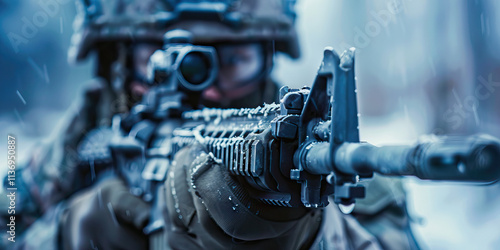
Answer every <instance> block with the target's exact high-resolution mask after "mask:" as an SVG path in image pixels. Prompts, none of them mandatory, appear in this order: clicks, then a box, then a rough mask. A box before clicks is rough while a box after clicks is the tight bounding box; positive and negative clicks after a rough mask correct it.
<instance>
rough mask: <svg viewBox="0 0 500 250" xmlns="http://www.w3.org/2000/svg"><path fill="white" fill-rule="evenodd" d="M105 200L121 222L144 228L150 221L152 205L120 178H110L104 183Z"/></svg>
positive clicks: (102, 190)
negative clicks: (133, 191) (131, 191)
mask: <svg viewBox="0 0 500 250" xmlns="http://www.w3.org/2000/svg"><path fill="white" fill-rule="evenodd" d="M101 193H102V197H103V200H106V201H109V203H108V204H107V206H110V207H111V208H112V209H113V212H114V213H115V215H116V218H117V220H118V221H119V222H124V223H126V224H131V225H133V226H134V227H135V228H136V229H138V230H142V229H143V228H144V227H145V226H146V225H147V223H148V220H149V217H150V212H151V211H150V210H151V206H150V205H149V204H148V203H146V202H145V201H143V200H142V199H141V198H139V197H137V196H135V195H133V194H131V193H130V191H129V188H128V187H127V186H126V185H125V183H124V181H123V180H122V179H120V178H114V179H110V180H108V181H107V182H106V183H105V184H104V185H102V188H101Z"/></svg>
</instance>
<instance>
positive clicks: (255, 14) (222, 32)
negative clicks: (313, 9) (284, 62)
mask: <svg viewBox="0 0 500 250" xmlns="http://www.w3.org/2000/svg"><path fill="white" fill-rule="evenodd" d="M294 5H295V0H218V1H217V0H211V1H210V0H205V1H203V0H78V1H77V11H78V15H77V17H76V19H75V24H74V27H75V33H74V35H73V37H72V40H71V47H70V50H69V60H70V61H72V62H76V61H80V60H82V59H84V58H85V57H86V56H87V55H88V53H89V52H90V51H92V50H93V49H94V48H95V46H96V44H98V43H100V42H114V41H131V42H162V41H163V35H164V34H165V32H166V31H169V30H173V29H184V30H187V31H190V32H191V33H192V34H193V42H194V43H196V44H207V43H222V42H245V41H249V42H252V41H274V42H275V49H276V50H277V51H281V52H284V53H286V54H288V55H289V56H291V57H292V58H297V57H299V55H300V51H299V46H298V39H297V34H296V31H295V28H294V21H295V12H294V9H293V8H294ZM200 21H201V22H200Z"/></svg>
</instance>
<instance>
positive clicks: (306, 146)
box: [111, 31, 500, 234]
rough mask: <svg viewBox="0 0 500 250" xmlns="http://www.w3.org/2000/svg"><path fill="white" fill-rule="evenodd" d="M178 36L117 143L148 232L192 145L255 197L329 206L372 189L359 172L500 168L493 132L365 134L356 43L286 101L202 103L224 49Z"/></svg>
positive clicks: (156, 60)
mask: <svg viewBox="0 0 500 250" xmlns="http://www.w3.org/2000/svg"><path fill="white" fill-rule="evenodd" d="M177 32H178V31H177ZM169 33H170V32H169ZM169 33H167V36H169V35H170V37H171V36H172V33H170V34H169ZM175 37H176V39H175V42H171V41H172V39H170V38H169V39H170V40H169V39H167V43H166V44H167V45H166V46H165V47H164V49H163V50H159V51H157V52H155V54H153V56H152V57H151V64H150V79H152V80H153V81H154V82H156V84H157V85H156V86H155V87H154V88H153V89H152V90H151V91H150V92H149V93H148V95H147V96H146V98H145V99H144V101H143V103H141V104H139V105H137V106H135V107H134V108H133V109H132V112H131V115H130V116H128V117H126V118H124V119H123V120H121V127H122V131H123V136H118V137H117V139H116V140H115V142H114V143H113V144H112V146H111V151H112V155H113V160H114V162H115V166H116V167H117V169H118V172H119V173H120V174H121V175H122V176H123V177H124V179H125V180H126V182H127V183H128V185H129V186H130V188H131V191H132V193H134V194H136V195H138V196H141V197H143V199H144V200H145V201H147V202H152V203H153V214H152V218H151V222H150V224H149V226H148V227H147V228H146V233H147V234H153V233H154V232H156V231H157V230H159V229H161V227H162V226H163V223H164V222H163V220H162V217H161V210H160V207H159V204H158V203H157V200H158V199H156V198H155V196H156V193H157V190H158V188H159V187H161V185H163V182H164V181H165V179H166V174H167V172H168V169H169V166H170V165H171V164H172V160H173V156H174V155H175V154H176V153H177V152H178V151H179V150H180V149H182V148H184V147H185V146H188V145H191V144H193V143H200V144H202V145H204V146H205V148H206V149H207V151H208V152H209V153H210V154H213V156H214V157H215V158H216V159H218V160H219V161H220V162H221V163H222V164H224V166H225V167H226V169H227V171H228V172H229V173H230V174H231V175H233V176H235V177H237V178H238V180H239V181H241V182H242V183H245V185H247V186H248V187H249V188H248V191H249V193H250V194H251V196H252V198H254V199H256V200H260V201H261V202H264V203H267V204H271V205H276V206H283V207H298V206H306V207H324V206H327V205H328V197H329V196H331V197H333V200H334V202H335V203H337V204H339V205H341V206H343V207H344V208H345V207H348V208H349V207H352V206H353V204H354V202H355V199H357V198H363V197H364V193H365V192H364V187H363V186H361V185H359V184H358V182H359V179H360V178H371V177H372V176H373V174H374V173H380V174H382V175H396V176H417V177H419V178H421V179H429V180H457V181H480V182H491V181H495V180H497V178H498V176H499V171H500V143H499V142H498V140H497V139H495V138H493V137H490V136H487V135H476V136H469V137H451V136H442V137H434V139H433V140H430V141H425V142H420V143H416V144H415V145H413V146H385V147H375V146H373V145H371V144H369V143H366V142H360V139H359V129H358V111H357V101H356V86H355V77H354V49H350V50H347V51H345V52H344V53H343V54H342V55H341V56H338V54H336V53H335V51H333V50H332V49H330V48H327V49H325V50H324V57H323V61H322V63H321V66H320V68H319V70H318V74H317V76H316V79H315V81H314V83H313V85H312V87H311V88H309V87H304V88H301V89H291V88H288V87H283V88H281V90H280V103H279V104H264V105H263V106H261V107H257V108H244V109H217V108H211V109H210V108H203V109H196V107H197V106H196V100H198V99H197V97H199V94H200V93H201V91H202V90H203V89H204V88H206V87H208V86H209V85H210V83H211V82H212V81H213V80H214V79H215V75H216V71H217V66H216V65H217V59H216V56H215V50H214V49H213V48H210V47H205V46H194V45H191V44H189V43H188V39H187V38H186V37H187V36H183V35H182V34H180V35H179V34H175ZM179 37H181V38H182V37H184V38H185V39H179ZM200 62H202V64H203V65H202V68H204V69H203V70H200ZM190 64H193V65H190ZM193 69H196V70H193Z"/></svg>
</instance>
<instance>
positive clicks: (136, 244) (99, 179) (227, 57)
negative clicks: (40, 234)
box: [25, 0, 416, 249]
mask: <svg viewBox="0 0 500 250" xmlns="http://www.w3.org/2000/svg"><path fill="white" fill-rule="evenodd" d="M293 5H294V1H286V0H283V1H280V0H275V1H267V0H259V1H248V0H241V1H211V2H199V1H167V0H164V1H159V0H142V1H99V0H93V1H82V2H81V3H80V5H79V13H80V14H79V16H78V17H77V21H76V26H77V31H76V33H75V35H74V37H73V39H72V42H73V44H72V47H71V49H70V52H69V54H70V58H72V59H75V60H77V61H78V60H82V59H84V58H85V57H86V56H87V55H88V53H89V52H90V51H95V52H96V53H97V67H96V76H97V77H98V79H99V80H97V84H96V85H97V86H96V87H93V88H90V89H89V90H88V91H87V92H86V95H85V96H86V101H85V102H84V105H83V108H82V110H81V111H80V112H79V113H78V115H76V116H75V117H74V118H73V119H72V122H71V123H69V125H68V126H67V127H68V129H67V132H66V133H65V135H64V137H61V141H62V142H60V143H59V144H54V145H53V146H52V147H51V149H50V150H48V151H47V152H46V153H45V154H42V155H44V157H42V159H43V161H38V162H33V163H32V164H30V166H29V167H28V168H27V170H26V171H25V172H26V173H27V174H26V175H27V176H32V177H33V176H35V177H38V176H39V177H41V178H44V177H45V176H50V178H48V180H47V178H45V179H43V180H40V181H31V182H28V181H27V183H28V184H26V187H28V188H29V189H30V191H29V193H30V194H31V197H40V198H39V199H38V200H39V201H44V202H36V201H37V199H34V200H35V202H34V203H33V204H34V205H33V207H37V208H38V209H34V211H37V213H36V214H35V215H38V214H41V213H44V212H45V211H47V209H48V208H49V207H50V206H52V205H54V204H56V203H57V202H58V201H60V200H62V199H64V198H66V197H68V196H69V195H70V194H71V193H73V192H74V191H75V189H79V188H81V187H84V186H87V185H89V184H90V183H91V182H92V181H94V180H96V181H95V183H94V184H93V185H92V187H90V188H88V189H86V190H84V191H82V192H79V193H78V194H77V195H74V197H72V198H71V199H70V201H69V202H67V204H65V205H64V206H63V207H61V209H59V210H58V211H59V212H61V214H62V215H61V216H59V213H56V215H54V216H52V217H51V218H53V219H54V221H56V222H57V221H59V225H60V226H59V229H60V232H59V234H60V237H59V239H61V242H58V243H59V244H61V245H60V246H62V248H63V249H87V248H96V247H97V248H99V249H115V248H120V249H144V248H147V246H148V245H149V243H148V239H147V237H146V236H145V235H144V234H143V233H142V232H143V230H144V227H145V225H146V224H147V220H148V218H149V215H150V206H149V204H147V203H145V202H144V201H142V200H141V199H140V198H138V197H136V196H133V195H132V194H131V193H130V192H129V190H128V188H127V187H126V186H125V184H124V182H123V181H122V180H121V179H120V178H119V177H117V176H116V175H115V174H113V173H112V171H107V170H105V169H102V170H101V171H100V172H101V173H100V174H99V173H96V171H97V172H99V170H96V169H92V170H91V171H87V173H86V176H87V177H88V179H90V182H88V181H87V182H85V181H82V179H84V178H83V177H82V175H81V171H80V170H78V169H77V168H76V166H77V160H78V159H79V158H80V156H78V157H71V156H72V155H74V154H70V153H73V152H77V149H78V148H80V147H81V146H79V145H81V144H82V143H83V141H85V140H86V139H85V138H88V137H90V136H89V135H85V133H87V131H93V130H94V129H96V128H99V127H101V126H104V127H109V126H110V125H111V117H112V116H113V115H114V114H116V113H126V112H127V111H128V109H129V108H130V107H131V106H132V105H133V104H134V103H135V102H136V100H137V99H139V97H140V96H141V95H142V94H144V93H145V92H146V91H147V89H148V86H147V85H146V84H145V81H144V79H145V71H146V70H145V69H146V62H147V59H148V58H149V56H150V55H151V53H152V52H153V51H154V50H155V49H157V48H160V46H161V43H162V38H163V35H164V33H165V32H166V31H168V30H173V29H184V30H187V31H190V32H191V33H192V34H193V42H194V43H195V44H199V45H211V46H214V47H215V48H216V49H217V53H218V56H219V62H220V74H219V76H218V79H217V83H216V84H215V85H214V86H213V87H211V88H209V89H207V90H206V91H205V92H204V93H203V95H202V103H203V104H204V105H206V106H215V107H234V108H238V107H255V106H257V105H261V104H262V103H264V102H267V103H270V102H273V101H276V97H277V92H278V91H277V89H278V86H277V84H275V83H274V82H272V80H271V79H270V72H271V69H272V66H273V55H274V53H275V51H278V52H284V53H286V54H288V55H289V56H291V57H292V58H297V57H298V56H299V47H298V42H297V35H296V33H295V29H294V26H293V22H294V18H295V13H294V11H293ZM194 13H197V14H200V13H203V15H194ZM214 14H215V15H214ZM91 133H92V132H88V134H91ZM34 159H37V158H36V157H35V158H34ZM176 159H177V161H176V162H177V164H175V165H174V166H172V168H171V169H170V173H171V176H176V178H175V179H173V178H169V179H168V180H167V182H166V185H165V187H166V188H165V189H164V190H163V195H162V197H163V198H164V200H163V202H164V204H165V206H164V207H165V210H164V217H165V221H166V222H167V223H169V224H168V225H169V226H167V230H166V234H165V238H162V239H160V243H159V246H163V247H167V244H168V246H170V247H172V248H192V247H198V248H230V247H242V248H244V247H247V248H249V247H252V248H253V247H259V246H261V247H265V248H269V247H272V246H276V247H286V248H294V249H295V248H309V247H312V248H318V249H327V248H332V247H338V248H373V249H377V248H380V247H383V248H392V249H408V248H412V247H413V248H415V247H416V244H415V243H414V240H413V236H412V235H411V232H410V229H409V221H408V216H407V213H406V210H405V203H404V202H405V198H404V192H403V191H402V188H401V184H400V183H399V181H397V180H387V179H383V180H382V178H380V179H378V178H376V179H375V181H373V182H372V183H370V184H369V185H370V186H369V187H368V191H369V192H373V194H370V193H369V194H368V199H367V200H366V201H367V202H365V203H364V204H359V206H358V208H357V209H358V210H356V211H355V213H354V215H355V216H356V217H357V218H358V219H359V221H356V219H355V217H353V216H352V215H343V214H341V213H340V212H339V211H338V209H337V207H335V206H329V207H328V208H326V209H324V210H323V209H314V210H310V209H305V208H300V209H290V208H275V207H269V206H264V205H262V204H258V203H257V202H255V201H251V200H250V201H248V200H245V199H248V198H246V196H245V195H243V194H244V193H245V190H244V189H243V188H241V187H240V186H239V184H238V183H237V182H234V181H232V179H231V178H230V177H229V176H227V173H225V172H223V171H221V168H220V167H219V165H218V164H216V163H215V162H214V161H213V159H211V158H210V157H209V156H208V155H207V154H204V150H203V149H201V148H199V147H198V146H192V147H190V148H186V149H184V150H182V151H181V152H179V153H178V154H177V155H176ZM195 159H197V160H195ZM47 160H48V161H49V162H50V164H49V165H47V164H45V162H46V161H47ZM193 162H195V163H196V166H202V167H201V168H196V169H194V168H193V167H194V166H195V165H192V163H193ZM195 170H196V171H195ZM198 171H203V173H201V172H198ZM39 172H42V173H50V175H49V174H44V175H38V174H36V173H39ZM195 174H196V176H197V177H196V178H194V180H195V181H200V183H207V182H211V183H212V184H216V185H215V186H218V187H228V185H229V183H231V184H232V185H234V186H235V187H237V189H236V190H239V191H240V192H235V191H234V190H230V189H224V188H223V190H222V192H224V194H223V195H225V196H227V197H229V198H231V197H233V199H234V200H232V202H220V203H214V202H213V197H211V196H210V193H213V192H216V191H217V190H213V189H211V188H210V187H213V186H212V185H198V186H199V187H201V189H200V190H197V191H198V193H197V194H196V195H195V194H194V191H193V192H191V190H190V189H189V185H188V183H187V182H186V181H184V180H186V178H191V177H193V176H195ZM32 179H36V178H32ZM28 180H30V178H28ZM37 183H38V185H37ZM40 183H42V185H40ZM72 183H81V184H80V185H79V187H78V188H75V187H73V186H72V185H71V184H72ZM172 183H173V184H172ZM170 184H172V185H170ZM40 186H44V188H40ZM40 189H42V191H40ZM37 190H38V191H37ZM33 192H34V194H33ZM44 195H45V196H44ZM44 197H49V198H44ZM198 197H200V198H198ZM228 200H229V199H228ZM247 203H250V204H252V207H253V208H252V209H250V208H248V209H247V208H246V206H245V207H243V206H240V207H241V209H242V210H243V211H244V213H243V215H242V216H241V217H238V218H230V217H227V218H226V217H225V214H224V213H223V211H225V209H227V208H228V206H231V207H232V206H234V204H247ZM26 204H28V203H27V202H26ZM255 207H259V208H260V209H259V211H262V212H261V213H260V214H258V215H255V214H254V213H253V209H254V208H255ZM178 215H185V216H178ZM54 221H52V222H51V223H52V224H54ZM242 229H244V230H242ZM34 232H36V231H34ZM27 235H30V232H28V234H27ZM33 235H35V236H36V235H37V234H36V233H31V236H33ZM26 238H27V239H29V238H30V237H26ZM29 244H30V243H29V242H28V243H27V246H29ZM150 247H152V248H153V247H154V245H151V246H150ZM160 248H162V247H160Z"/></svg>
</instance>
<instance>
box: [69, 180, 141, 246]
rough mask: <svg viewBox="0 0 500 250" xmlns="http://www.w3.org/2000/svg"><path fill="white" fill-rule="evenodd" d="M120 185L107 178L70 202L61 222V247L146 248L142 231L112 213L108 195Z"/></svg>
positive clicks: (113, 209) (113, 208)
mask: <svg viewBox="0 0 500 250" xmlns="http://www.w3.org/2000/svg"><path fill="white" fill-rule="evenodd" d="M117 183H118V185H117ZM119 185H120V184H119V182H116V180H114V179H111V180H109V182H108V180H106V181H103V182H101V183H97V185H96V186H94V187H92V188H90V189H89V190H87V191H86V192H83V193H81V194H79V195H78V196H76V198H73V199H72V200H70V201H69V206H68V209H67V210H66V211H65V213H64V214H63V216H62V218H61V221H60V229H61V230H60V232H61V240H62V244H63V249H146V248H147V244H148V241H147V237H146V236H145V235H144V234H143V233H142V230H138V229H137V228H135V227H134V226H130V225H129V224H126V223H123V221H121V222H120V221H119V219H118V218H119V217H118V215H117V213H115V211H116V210H115V207H114V206H113V203H112V201H111V200H110V199H109V198H112V199H113V197H112V196H110V195H111V193H113V190H117V189H116V187H117V186H119ZM115 204H116V203H115Z"/></svg>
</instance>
